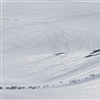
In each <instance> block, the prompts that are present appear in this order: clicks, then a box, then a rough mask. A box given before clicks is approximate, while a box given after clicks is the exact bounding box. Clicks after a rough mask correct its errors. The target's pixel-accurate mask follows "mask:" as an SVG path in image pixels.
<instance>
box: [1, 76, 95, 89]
mask: <svg viewBox="0 0 100 100" xmlns="http://www.w3.org/2000/svg"><path fill="white" fill-rule="evenodd" d="M90 77H91V78H92V77H95V74H90V75H89V77H85V78H84V81H86V80H88V79H89V78H90ZM82 80H83V79H82ZM82 80H81V79H74V80H70V81H69V84H72V83H73V84H77V83H79V82H81V81H82ZM59 83H60V84H62V83H63V81H59ZM64 83H65V82H64ZM49 87H56V86H55V85H44V86H29V87H28V89H33V90H34V89H38V88H49ZM2 89H3V87H0V90H2ZM6 89H7V90H15V89H18V90H23V89H26V88H25V87H18V86H11V87H6Z"/></svg>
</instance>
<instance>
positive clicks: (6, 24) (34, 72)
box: [0, 3, 100, 99]
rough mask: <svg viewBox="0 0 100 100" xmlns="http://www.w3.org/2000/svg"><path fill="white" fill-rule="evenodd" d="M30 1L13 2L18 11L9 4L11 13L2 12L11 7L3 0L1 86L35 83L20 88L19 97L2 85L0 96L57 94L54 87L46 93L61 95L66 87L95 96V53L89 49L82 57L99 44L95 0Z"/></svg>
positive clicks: (99, 9)
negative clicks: (86, 0) (66, 0)
mask: <svg viewBox="0 0 100 100" xmlns="http://www.w3.org/2000/svg"><path fill="white" fill-rule="evenodd" d="M35 4H36V5H37V6H36V5H35ZM35 4H33V5H34V6H32V4H29V5H28V6H27V7H25V6H24V5H25V4H22V3H21V4H20V5H18V7H19V8H20V7H22V6H21V5H23V9H24V10H23V9H20V10H19V9H18V7H17V6H15V8H16V9H14V11H13V10H12V12H9V13H10V14H11V15H9V13H8V11H10V9H11V8H10V7H12V8H13V6H12V4H11V5H10V4H8V5H6V4H3V5H4V8H3V10H4V14H3V34H2V38H3V59H2V61H3V62H2V63H3V67H2V72H3V77H2V81H3V86H4V87H6V85H7V86H11V85H23V86H25V87H26V86H31V85H32V86H36V87H37V88H36V89H35V90H28V89H26V90H25V93H27V95H25V96H24V94H23V93H24V92H23V90H22V91H19V93H18V91H17V90H14V92H12V91H11V92H9V93H8V91H9V90H6V89H4V90H3V98H4V99H6V98H13V99H15V97H14V96H16V95H17V96H16V98H17V99H19V98H57V97H56V96H57V95H56V94H55V93H56V92H55V93H54V94H55V96H54V95H53V97H52V96H50V95H52V94H53V93H52V91H53V90H54V91H57V93H58V94H62V98H64V96H65V94H66V92H67V93H68V91H69V92H70V93H72V94H73V95H74V96H73V97H75V96H76V95H77V96H79V95H78V94H77V93H78V92H80V94H87V98H88V96H89V93H90V94H91V97H90V98H92V97H93V96H92V94H95V95H96V96H97V98H100V96H99V93H100V91H99V89H100V85H99V83H100V55H99V53H98V54H95V53H94V56H91V57H86V56H88V55H90V54H91V52H93V51H94V50H97V49H100V33H99V32H100V29H99V25H100V24H99V21H100V5H99V3H96V4H92V3H90V4H88V3H87V4H85V3H79V4H78V3H57V5H56V3H50V5H49V4H48V3H41V4H40V3H35ZM44 4H46V5H45V6H44ZM13 5H17V4H14V3H13ZM51 5H52V8H51ZM66 5H67V6H66ZM6 6H8V7H9V9H7V8H6ZM39 7H40V8H39ZM22 12H23V13H22ZM91 20H92V21H91ZM89 23H90V24H89ZM74 24H76V25H75V26H74ZM78 27H79V28H78ZM0 70H1V69H0ZM91 74H92V75H94V76H91ZM72 81H73V82H72ZM47 85H48V86H47ZM38 86H40V88H38ZM67 89H68V91H64V90H67ZM92 89H93V91H92V92H91V90H92ZM42 91H44V92H43V93H45V94H47V96H45V95H43V94H42ZM45 91H48V92H47V93H46V92H45ZM75 91H77V92H75ZM22 92H23V93H22ZM49 92H50V93H49ZM61 92H62V93H61ZM16 93H17V94H16ZM32 93H34V95H33V96H32ZM38 93H39V94H38ZM63 93H64V94H63ZM75 93H76V94H75ZM96 93H97V94H96ZM12 94H13V95H12ZM5 95H6V96H5ZM18 96H19V97H18ZM96 96H95V98H96ZM58 97H60V95H58ZM73 97H71V96H70V95H68V94H67V96H65V98H73ZM83 97H84V96H83ZM75 98H76V97H75ZM77 98H78V97H77ZM79 98H80V96H79ZM93 98H94V97H93Z"/></svg>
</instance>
